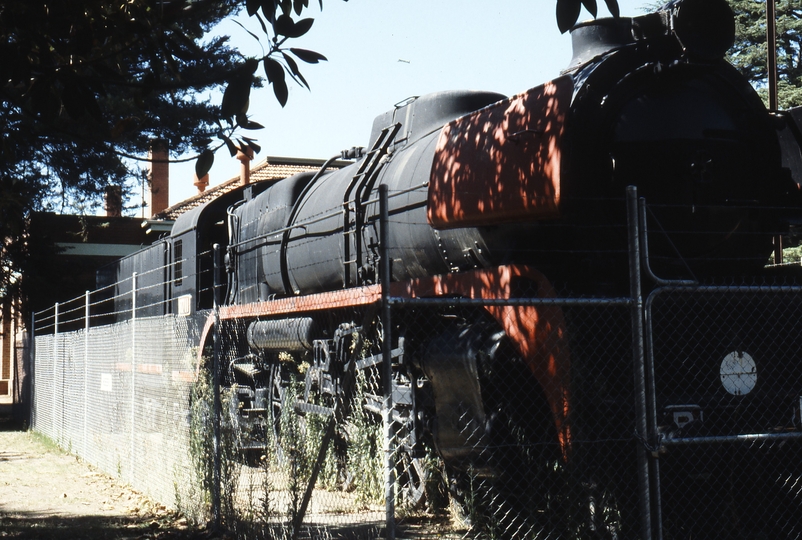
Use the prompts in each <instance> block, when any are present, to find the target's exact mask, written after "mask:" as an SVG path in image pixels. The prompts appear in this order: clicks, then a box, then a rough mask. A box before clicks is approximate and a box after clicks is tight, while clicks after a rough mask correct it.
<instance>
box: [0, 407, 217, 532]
mask: <svg viewBox="0 0 802 540" xmlns="http://www.w3.org/2000/svg"><path fill="white" fill-rule="evenodd" d="M5 538H14V539H25V540H29V539H30V540H33V539H36V540H50V539H53V540H67V539H70V540H72V539H86V540H101V539H103V540H105V539H109V540H112V539H113V540H122V539H126V540H129V539H130V540H134V539H136V540H145V539H148V540H152V539H158V540H167V539H181V540H185V539H192V540H194V539H212V538H222V536H221V535H215V534H212V533H210V532H209V531H204V530H195V529H191V528H189V527H188V526H187V523H186V520H184V519H182V518H181V517H180V516H177V515H175V514H174V513H172V512H169V511H168V510H167V509H166V508H165V507H164V506H162V505H159V504H157V503H154V502H153V501H150V500H149V499H148V498H147V497H144V496H143V495H141V494H140V493H137V492H136V491H134V490H132V489H131V488H129V487H127V486H126V485H125V484H123V483H121V482H119V481H117V480H116V479H114V478H112V477H110V476H108V475H106V474H104V473H102V472H100V471H97V470H95V469H93V468H92V467H90V466H89V465H87V464H85V463H83V462H81V461H79V460H78V459H77V458H75V457H74V456H71V455H68V454H67V453H65V452H62V451H61V450H59V449H58V448H57V447H55V446H53V445H51V444H49V443H48V442H47V441H46V440H45V439H44V438H42V437H39V436H37V435H36V434H33V433H32V432H26V431H21V430H19V429H16V426H14V425H13V424H12V423H11V422H10V421H9V420H6V419H3V418H0V539H5Z"/></svg>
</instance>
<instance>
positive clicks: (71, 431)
mask: <svg viewBox="0 0 802 540" xmlns="http://www.w3.org/2000/svg"><path fill="white" fill-rule="evenodd" d="M640 215H641V217H643V215H644V214H643V213H641V214H640ZM636 223H637V220H631V221H630V226H631V227H632V228H631V229H630V248H631V252H630V263H631V264H632V267H631V268H632V271H631V274H630V275H631V276H632V278H633V281H634V283H633V284H632V287H631V289H630V292H631V294H629V295H626V294H624V295H619V296H615V295H600V294H596V295H595V296H590V295H585V296H582V295H581V294H577V293H576V291H571V293H570V294H569V293H566V292H564V291H562V290H555V289H554V288H553V286H552V283H551V282H550V281H549V280H548V279H547V278H546V277H544V276H543V275H542V274H540V273H539V272H537V271H535V270H533V269H532V268H529V267H527V266H525V265H518V266H516V265H510V266H500V267H497V268H485V269H476V270H471V271H463V272H459V273H454V274H450V275H447V276H440V277H429V278H422V279H418V280H411V281H407V282H403V283H393V284H389V285H388V284H386V283H385V284H384V287H382V286H381V285H378V284H377V285H364V286H361V287H355V288H351V289H345V290H341V291H336V292H322V293H317V294H311V295H302V296H297V297H291V298H279V299H271V300H268V301H264V302H254V303H249V304H244V305H225V306H219V307H217V308H215V309H214V310H211V311H208V310H207V311H198V312H197V313H194V314H190V315H187V316H178V315H174V314H169V315H163V316H147V317H146V316H144V315H140V314H151V311H152V310H151V311H148V310H147V309H146V308H149V307H151V306H143V305H142V302H140V301H138V300H137V294H138V288H137V280H136V278H135V277H134V278H131V284H130V286H128V287H127V288H126V287H123V286H117V287H116V289H115V290H116V291H118V293H119V295H123V296H127V297H130V299H128V300H126V302H127V303H126V302H120V303H115V305H124V306H128V307H127V308H125V309H124V310H123V311H122V312H118V313H114V314H112V315H111V316H112V317H114V318H115V319H116V320H117V321H118V322H115V323H112V324H105V325H103V324H100V323H108V322H109V320H110V318H109V317H110V316H109V315H108V314H101V313H100V311H101V310H100V309H99V307H98V306H100V305H101V303H102V302H107V303H108V302H109V300H108V299H104V300H98V301H97V304H95V303H93V302H92V297H91V295H87V297H86V298H85V299H79V300H78V301H76V302H74V303H71V304H67V305H57V306H56V307H55V308H54V310H52V311H48V312H45V313H39V314H37V315H36V318H35V321H34V328H35V333H36V341H35V369H34V374H35V379H34V389H35V390H34V394H35V400H34V419H33V426H34V428H35V429H36V430H38V431H40V432H43V433H45V434H47V435H48V436H50V437H52V438H53V439H54V440H56V441H57V442H59V444H61V445H62V446H64V447H65V448H67V449H70V450H72V451H73V452H75V453H77V454H78V455H80V456H82V457H84V458H85V459H86V460H87V461H89V462H90V463H93V464H96V465H97V466H99V467H101V468H102V469H104V470H106V471H108V472H110V473H112V474H116V475H118V476H119V477H120V478H122V479H124V480H126V481H128V482H130V483H131V484H132V485H133V486H135V487H137V488H138V489H140V490H142V491H144V492H146V493H148V494H149V495H151V496H153V497H155V498H156V499H158V500H160V501H161V502H163V503H165V504H170V505H172V506H175V507H178V508H180V509H181V510H183V511H185V512H187V514H188V515H190V516H191V517H194V518H196V519H209V518H211V519H213V520H215V521H217V522H219V523H221V524H222V525H225V526H226V527H228V528H229V529H230V530H232V531H234V533H236V535H237V536H238V537H239V538H265V539H268V538H376V537H385V538H391V537H404V538H431V537H444V538H449V537H450V538H463V537H468V538H516V539H517V538H533V539H534V538H536V539H546V538H564V539H597V538H605V539H625V538H626V539H629V538H633V539H634V538H644V539H648V538H655V539H660V538H663V539H679V538H684V539H687V538H732V539H736V538H739V539H740V538H751V539H759V538H782V539H786V538H787V539H791V538H802V420H800V418H802V412H801V411H800V407H801V406H802V367H800V363H799V362H798V356H799V351H800V350H802V331H800V330H802V328H800V326H801V325H802V318H801V317H800V315H802V313H800V311H801V310H802V302H800V300H802V288H800V287H799V286H797V285H794V284H792V282H791V281H790V280H788V281H787V283H786V284H785V285H775V286H768V285H766V284H765V283H762V284H760V285H752V286H739V287H734V286H699V285H688V284H686V285H681V284H678V283H674V284H670V283H663V284H662V285H661V286H659V287H656V288H654V289H652V290H651V291H650V293H649V294H648V295H647V296H646V297H645V298H643V299H642V298H641V296H640V295H641V292H640V291H641V287H640V285H639V283H638V281H637V279H638V277H639V276H640V274H641V272H639V270H638V267H637V265H638V264H639V263H640V262H644V264H646V263H647V259H646V258H645V257H644V258H642V259H641V258H640V257H638V251H637V249H636V248H637V247H638V246H639V245H642V244H640V243H639V242H638V240H639V237H638V231H637V230H635V227H634V224H636ZM641 223H642V222H641ZM383 257H384V258H385V259H388V257H387V255H386V254H384V255H383ZM382 273H384V275H387V273H386V271H385V270H382ZM647 273H648V272H647ZM168 274H169V272H168ZM189 277H190V276H186V275H184V276H183V279H188V278H189ZM142 283H146V282H142ZM143 286H145V285H143ZM147 286H153V287H158V286H159V284H158V283H156V284H152V285H147ZM580 292H583V291H580ZM619 292H620V289H619ZM98 298H104V297H103V295H102V294H100V295H98ZM165 301H166V302H172V301H174V300H173V299H169V298H168V299H167V300H165ZM125 310H129V311H125ZM137 310H140V311H137ZM142 310H144V311H142ZM167 311H169V310H167ZM176 311H181V310H176ZM183 311H184V312H188V313H192V310H191V309H190V310H183ZM95 323H98V324H95Z"/></svg>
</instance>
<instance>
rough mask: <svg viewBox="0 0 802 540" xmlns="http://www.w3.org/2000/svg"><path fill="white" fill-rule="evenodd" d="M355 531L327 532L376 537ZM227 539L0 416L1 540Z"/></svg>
mask: <svg viewBox="0 0 802 540" xmlns="http://www.w3.org/2000/svg"><path fill="white" fill-rule="evenodd" d="M377 536H379V534H378V531H376V530H373V532H369V531H362V532H358V531H355V530H352V531H350V533H349V534H344V535H340V534H333V535H326V538H360V539H365V538H375V537H377ZM6 538H13V539H16V540H73V539H74V540H230V539H232V538H233V537H232V536H231V535H229V534H225V533H220V532H215V531H211V530H208V529H206V528H193V527H190V526H189V524H188V523H187V521H186V520H185V519H184V518H182V517H181V516H180V515H177V514H175V513H174V512H171V511H169V510H168V509H167V508H165V506H163V505H160V504H158V503H155V502H153V501H151V500H149V499H148V498H147V497H145V496H143V495H142V494H141V493H138V492H136V491H135V490H133V489H131V488H130V487H128V486H127V485H125V483H123V482H121V481H119V480H117V479H116V478H113V477H111V476H109V475H107V474H105V473H103V472H100V471H98V470H96V469H94V468H93V467H91V466H89V465H88V464H86V463H84V462H82V461H80V460H79V459H78V458H76V457H75V456H72V455H70V454H68V453H66V452H64V451H62V450H60V449H59V448H58V447H56V446H55V445H54V444H53V443H51V442H50V441H48V440H47V439H46V438H44V437H41V436H39V435H37V434H35V433H33V432H28V431H23V430H20V429H18V427H17V426H15V425H14V424H13V423H12V422H11V421H9V420H8V419H6V418H3V417H2V416H0V540H5V539H6ZM397 538H418V539H434V538H438V539H447V538H460V536H459V535H452V534H447V533H444V532H443V524H442V523H432V522H431V521H429V520H426V521H424V522H421V523H416V522H415V520H413V519H408V520H406V526H405V527H403V530H399V531H398V536H397Z"/></svg>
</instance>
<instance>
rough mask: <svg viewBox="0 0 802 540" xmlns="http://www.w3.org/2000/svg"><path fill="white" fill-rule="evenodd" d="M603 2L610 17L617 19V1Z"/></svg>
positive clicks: (606, 0)
mask: <svg viewBox="0 0 802 540" xmlns="http://www.w3.org/2000/svg"><path fill="white" fill-rule="evenodd" d="M604 2H605V3H606V4H607V9H608V10H609V11H610V15H612V16H613V17H616V18H618V16H619V14H620V11H619V9H618V0H604Z"/></svg>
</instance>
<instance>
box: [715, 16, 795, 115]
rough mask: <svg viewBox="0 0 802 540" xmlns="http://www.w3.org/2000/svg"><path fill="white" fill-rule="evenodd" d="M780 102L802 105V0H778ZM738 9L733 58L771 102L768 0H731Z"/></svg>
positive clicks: (782, 104) (738, 67) (765, 100)
mask: <svg viewBox="0 0 802 540" xmlns="http://www.w3.org/2000/svg"><path fill="white" fill-rule="evenodd" d="M775 5H776V14H777V19H776V27H777V73H778V84H777V86H778V104H779V107H780V108H781V109H788V108H791V107H796V106H799V105H802V0H777V2H776V4H775ZM730 6H731V7H732V9H733V11H734V12H735V21H736V38H735V46H734V47H733V49H732V51H731V52H730V55H729V61H730V62H731V63H732V64H733V65H734V66H735V67H736V68H737V69H738V70H739V71H740V72H741V73H742V74H743V75H744V76H745V77H747V78H748V79H749V80H750V81H752V83H753V84H754V85H755V86H756V87H757V89H758V92H759V93H760V94H761V96H762V97H763V100H764V102H766V103H768V67H767V63H768V61H767V47H766V43H767V41H766V2H765V1H755V0H730Z"/></svg>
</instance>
